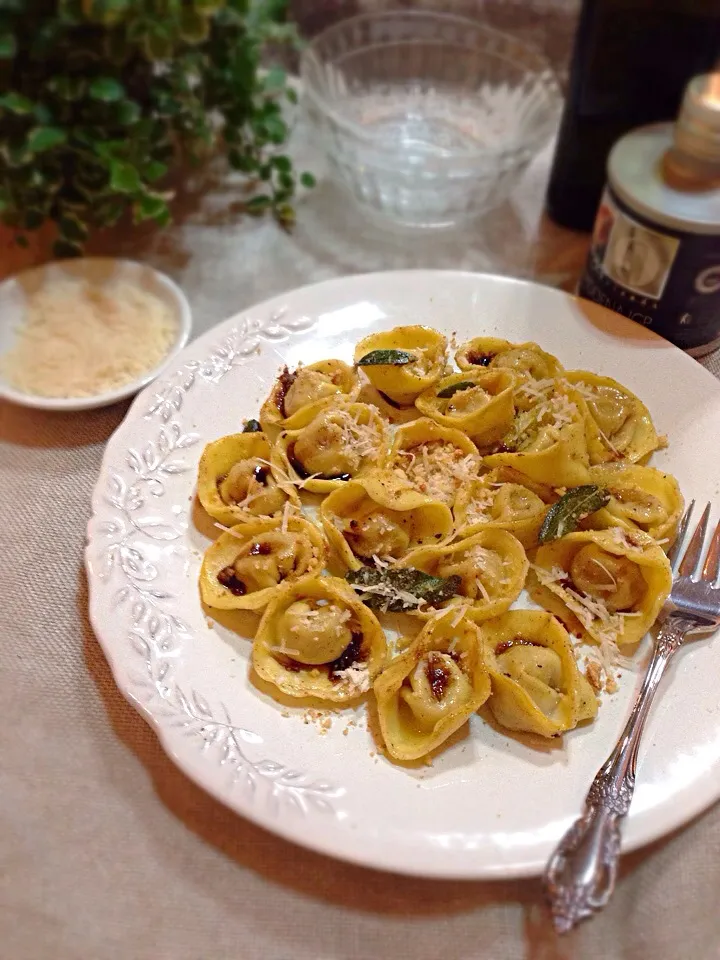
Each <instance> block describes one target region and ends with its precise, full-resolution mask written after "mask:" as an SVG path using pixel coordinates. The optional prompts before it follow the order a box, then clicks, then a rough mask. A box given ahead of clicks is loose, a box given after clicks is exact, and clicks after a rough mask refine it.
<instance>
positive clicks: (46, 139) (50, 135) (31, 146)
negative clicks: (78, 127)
mask: <svg viewBox="0 0 720 960" xmlns="http://www.w3.org/2000/svg"><path fill="white" fill-rule="evenodd" d="M66 140H67V133H66V132H65V130H62V129H61V128H60V127H35V128H34V129H32V130H31V131H30V133H29V134H28V138H27V148H28V150H30V151H31V152H32V153H44V152H45V151H46V150H52V149H53V147H59V146H60V144H62V143H65V142H66Z"/></svg>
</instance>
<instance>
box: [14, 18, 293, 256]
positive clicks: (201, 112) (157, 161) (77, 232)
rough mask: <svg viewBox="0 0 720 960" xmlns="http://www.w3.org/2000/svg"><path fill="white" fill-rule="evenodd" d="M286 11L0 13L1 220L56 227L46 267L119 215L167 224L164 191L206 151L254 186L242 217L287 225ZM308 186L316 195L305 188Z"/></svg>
mask: <svg viewBox="0 0 720 960" xmlns="http://www.w3.org/2000/svg"><path fill="white" fill-rule="evenodd" d="M284 4H285V0H0V218H2V220H3V222H4V223H6V224H8V225H9V226H11V227H14V228H15V230H16V231H17V235H18V240H19V242H21V243H23V242H25V243H26V242H27V238H26V237H25V232H26V231H29V230H34V229H37V228H38V227H40V226H41V225H42V224H44V223H45V222H46V221H47V220H52V221H54V222H55V224H56V225H57V240H56V243H55V253H56V255H58V256H72V255H76V254H78V253H80V252H81V251H82V248H83V244H84V242H85V240H86V239H87V236H88V233H89V231H90V230H91V229H92V228H101V227H105V226H110V225H112V224H113V223H115V222H116V221H117V220H118V219H119V218H120V217H121V216H122V215H123V214H124V213H125V212H126V211H127V210H128V209H130V210H131V211H132V215H133V217H134V219H135V221H136V222H139V221H142V220H148V219H149V220H154V221H156V222H157V223H159V224H165V223H167V222H168V221H169V219H170V211H169V208H168V200H169V199H170V198H171V194H169V193H168V192H167V191H164V190H163V189H161V185H162V184H163V181H164V178H165V177H166V175H167V174H168V172H169V171H170V170H171V169H172V167H173V166H174V165H177V164H179V163H180V162H182V161H183V160H189V161H191V162H193V161H194V162H199V161H201V160H202V159H203V157H206V156H207V155H208V154H209V153H210V151H211V150H212V149H213V147H214V146H215V144H216V143H217V144H220V145H221V146H222V148H223V149H224V150H225V152H226V153H227V157H228V160H229V162H230V164H231V165H232V166H233V167H234V168H235V169H237V170H240V171H242V172H244V173H245V174H247V175H248V177H249V178H250V180H251V181H257V184H258V189H257V191H256V193H255V196H253V197H252V198H251V199H250V200H249V201H248V203H247V209H248V211H249V212H251V213H260V212H262V211H264V210H270V211H272V212H273V213H274V215H275V216H276V217H277V219H278V220H279V221H280V222H281V223H283V224H284V225H288V224H290V223H291V222H292V218H293V211H292V206H291V203H290V201H291V199H292V196H293V193H294V189H295V185H296V174H295V172H294V170H293V167H292V163H291V161H290V159H289V158H288V157H287V156H285V155H284V154H282V153H281V152H280V145H281V144H282V143H283V142H284V140H285V139H286V136H287V132H288V131H287V127H286V123H285V120H284V119H283V113H282V102H283V99H285V98H287V99H289V100H294V92H293V91H292V89H290V88H288V87H287V86H286V83H285V76H284V73H283V72H282V71H281V70H277V69H274V70H270V71H267V72H260V71H259V64H260V59H261V57H262V55H263V53H264V52H265V50H266V48H267V46H268V44H270V43H276V42H278V41H286V40H291V39H293V37H294V33H293V30H292V28H291V27H289V26H288V25H286V24H284V22H283V14H284ZM303 181H304V182H305V183H307V184H308V185H310V184H311V181H312V178H311V177H310V175H309V174H306V175H303Z"/></svg>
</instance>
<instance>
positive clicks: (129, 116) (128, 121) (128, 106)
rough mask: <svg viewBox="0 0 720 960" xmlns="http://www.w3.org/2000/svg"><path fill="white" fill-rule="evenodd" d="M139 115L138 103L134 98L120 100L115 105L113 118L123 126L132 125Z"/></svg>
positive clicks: (140, 112)
mask: <svg viewBox="0 0 720 960" xmlns="http://www.w3.org/2000/svg"><path fill="white" fill-rule="evenodd" d="M141 116H142V110H141V109H140V105H139V104H138V103H136V102H135V101H134V100H121V101H120V102H119V103H118V104H117V105H116V107H115V120H116V122H117V123H119V124H121V125H122V126H123V127H132V126H133V125H134V124H136V123H137V122H138V120H139V119H140V117H141Z"/></svg>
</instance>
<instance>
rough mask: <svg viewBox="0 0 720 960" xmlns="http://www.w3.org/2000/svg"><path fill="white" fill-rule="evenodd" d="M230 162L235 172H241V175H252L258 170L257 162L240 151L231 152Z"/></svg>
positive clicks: (229, 155) (229, 154)
mask: <svg viewBox="0 0 720 960" xmlns="http://www.w3.org/2000/svg"><path fill="white" fill-rule="evenodd" d="M228 160H229V162H230V166H231V167H232V168H233V170H240V171H241V173H251V172H252V171H253V170H257V161H256V160H253V159H252V157H248V156H247V155H246V154H244V153H242V152H241V151H240V150H236V149H233V150H231V151H230V152H229V153H228Z"/></svg>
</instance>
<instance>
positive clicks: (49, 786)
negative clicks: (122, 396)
mask: <svg viewBox="0 0 720 960" xmlns="http://www.w3.org/2000/svg"><path fill="white" fill-rule="evenodd" d="M298 139H299V145H298V151H299V152H300V153H302V151H303V150H305V149H308V147H307V144H304V143H303V138H302V136H299V138H298ZM547 162H548V154H545V155H544V156H543V157H540V158H538V161H537V162H536V163H535V164H534V166H533V168H532V169H531V171H530V172H529V174H528V177H527V178H526V180H525V181H524V183H523V184H522V186H521V187H520V188H519V190H518V191H517V193H516V194H515V196H514V198H513V202H512V203H510V204H507V205H505V206H504V207H503V208H502V209H501V210H499V211H498V212H497V213H495V214H494V215H493V216H492V217H489V218H487V220H486V221H485V222H483V223H482V224H479V225H476V226H474V227H473V228H472V229H471V230H468V231H466V232H465V233H463V234H462V235H455V236H447V237H442V236H440V237H435V236H433V237H432V238H430V239H428V238H423V237H415V238H410V239H407V238H406V239H402V238H397V237H393V236H391V235H389V234H383V233H381V232H378V231H377V230H376V229H375V228H374V227H370V226H367V225H364V224H363V223H362V222H361V221H359V220H358V219H357V218H356V217H354V216H351V215H350V214H349V212H348V208H347V205H346V204H345V202H344V201H342V200H341V199H339V198H338V196H337V194H336V193H335V192H334V191H333V190H332V189H331V188H330V187H329V186H327V185H325V184H322V185H321V186H320V187H319V188H318V190H317V191H316V192H315V193H314V194H312V195H311V196H309V197H308V198H306V199H305V200H304V201H303V202H302V203H301V207H300V210H299V223H298V228H297V230H296V232H295V233H294V235H293V236H288V235H286V234H284V233H283V232H282V231H280V230H278V229H277V228H276V227H275V226H274V225H273V224H270V223H264V222H260V223H259V222H256V221H250V222H243V221H242V220H241V218H240V216H239V214H238V213H237V209H236V207H237V200H238V193H237V189H238V188H237V185H236V184H233V182H232V181H228V180H223V179H221V178H218V179H216V180H214V181H213V182H211V183H210V184H209V185H208V184H205V186H204V187H202V188H201V187H200V186H199V185H198V188H197V191H196V192H193V190H192V189H191V190H190V191H189V192H188V193H187V194H186V195H185V196H184V198H183V200H182V203H181V212H180V219H179V222H178V225H177V226H176V227H174V228H173V229H172V230H170V231H168V232H167V233H165V234H159V235H153V234H147V235H144V236H138V235H137V234H134V235H128V234H122V233H121V234H119V235H115V236H113V237H110V238H107V239H106V240H105V241H104V246H105V249H112V250H113V251H114V252H116V253H117V252H120V253H125V254H127V255H131V256H134V257H135V258H138V259H146V260H148V261H150V262H152V263H153V264H155V265H156V266H158V267H160V268H161V269H164V270H166V271H167V272H168V273H170V274H171V275H172V276H173V277H175V279H176V280H177V281H178V282H179V283H180V284H181V285H182V286H183V287H184V289H185V290H186V291H187V293H188V295H189V298H190V301H191V303H192V307H193V310H194V318H195V331H194V332H195V333H200V332H201V331H203V330H204V329H206V328H207V327H209V326H210V325H211V324H213V323H215V322H216V321H219V320H221V319H223V318H224V317H226V316H227V315H229V314H231V313H233V312H235V311H237V310H239V309H241V308H243V307H246V306H248V305H249V304H251V303H253V302H255V301H257V300H259V299H262V298H264V297H266V296H269V295H271V294H275V293H277V292H280V291H281V290H283V289H288V288H290V287H293V286H296V285H298V284H303V283H308V282H310V281H313V280H319V279H322V278H324V277H329V276H333V275H337V274H341V273H346V272H351V271H364V270H373V269H382V268H392V267H401V266H402V267H405V266H435V267H440V266H454V267H465V268H471V269H477V270H494V271H499V272H503V273H512V274H518V275H525V276H536V277H538V278H540V279H541V280H543V281H544V282H548V283H554V284H558V285H565V286H569V285H570V284H571V283H572V282H573V280H574V278H575V276H576V275H577V271H578V270H579V268H580V265H581V263H582V261H583V258H584V252H585V243H586V241H585V238H583V237H579V236H574V235H572V234H568V233H565V232H564V231H561V230H559V229H558V228H555V227H553V226H552V225H551V224H549V223H547V222H545V221H544V220H542V218H541V213H540V208H541V202H542V195H543V183H544V178H545V176H546V171H547ZM41 256H42V251H41V250H40V249H37V248H35V249H33V250H31V251H30V253H23V254H19V253H18V252H17V251H13V249H12V248H11V246H10V245H9V243H8V242H7V238H5V239H3V240H2V242H1V243H0V264H1V265H2V266H1V267H0V272H2V273H4V274H7V273H10V272H12V270H14V269H17V268H18V267H20V266H22V265H24V264H27V263H28V262H30V261H32V260H33V259H34V258H38V257H41ZM538 337H539V339H542V331H538ZM713 369H714V371H715V372H716V373H718V374H720V362H719V361H718V359H716V360H715V361H714V364H713ZM125 410H126V405H120V406H118V407H114V408H110V409H108V410H104V411H99V412H95V413H88V414H82V415H80V414H78V415H70V416H50V415H45V414H42V413H33V412H30V411H25V410H22V409H18V408H14V407H11V406H9V405H7V404H2V403H0V704H1V705H2V721H3V722H2V724H1V725H0V824H1V826H0V960H125V958H128V960H166V958H168V960H169V958H173V960H404V958H412V960H440V958H442V960H586V958H587V960H590V958H601V957H603V958H610V960H646V958H652V960H684V958H690V957H692V958H693V960H711V958H716V957H719V956H720V946H719V945H720V913H719V912H718V909H717V891H718V889H719V888H720V808H719V807H716V808H715V809H713V810H711V811H709V812H708V813H707V814H706V815H705V816H704V817H702V818H701V819H700V820H698V821H697V822H696V823H693V824H692V825H690V826H689V827H688V828H687V829H685V830H683V831H682V832H680V833H678V834H677V835H675V836H673V837H671V838H669V839H666V840H664V841H663V842H661V843H658V844H656V845H655V846H654V847H652V848H651V849H648V850H645V851H642V852H640V853H636V854H633V855H631V856H628V857H627V858H626V859H625V860H624V862H623V865H622V877H621V880H620V883H619V888H618V890H617V893H616V895H615V898H614V900H613V902H612V904H611V905H610V906H609V907H608V909H607V910H606V911H605V913H604V914H603V915H602V916H601V917H599V918H597V919H596V920H594V922H592V923H591V924H586V925H584V926H583V927H581V928H580V929H579V930H578V931H577V932H575V933H573V934H572V935H571V936H569V937H567V938H566V939H564V940H558V939H557V938H556V937H555V935H554V933H553V931H552V928H551V925H550V923H549V920H548V916H547V913H546V911H545V909H544V907H543V904H542V901H541V897H540V891H539V885H538V883H537V882H536V881H527V882H513V883H437V882H429V881H428V882H425V881H422V880H412V879H404V878H401V877H395V876H389V875H383V874H379V873H374V872H372V871H370V870H364V869H361V868H358V867H353V866H347V865H345V864H342V863H336V862H334V861H332V860H328V859H325V858H324V857H321V856H319V855H316V854H313V853H309V852H307V851H305V850H302V849H300V848H298V847H294V846H292V845H290V844H288V843H286V842H285V841H283V840H279V839H277V838H275V837H274V836H271V835H270V834H267V833H264V832H263V831H262V830H260V829H258V828H256V827H254V826H252V825H251V824H249V823H247V822H245V821H244V820H242V819H241V818H239V817H237V816H235V815H234V814H232V813H230V812H229V811H228V810H226V809H225V808H224V807H223V806H221V805H220V804H218V803H216V802H215V801H214V800H212V799H210V798H209V797H208V796H206V795H205V794H204V793H203V792H202V790H200V789H199V788H198V787H196V786H194V785H193V784H192V783H191V782H190V781H189V780H187V779H186V778H185V777H184V776H183V774H181V773H180V772H179V771H178V770H177V769H176V768H175V767H174V766H173V764H172V762H171V761H170V760H169V759H168V758H167V757H166V756H165V755H164V753H163V752H162V750H161V749H160V747H159V745H158V743H157V740H156V739H155V737H154V735H153V734H152V733H151V732H150V730H149V729H148V727H147V726H146V725H145V723H144V722H143V721H142V720H141V719H140V717H139V716H138V715H136V714H135V713H134V711H133V710H132V708H131V707H129V706H128V705H127V703H126V702H125V701H124V700H123V698H122V696H121V695H120V693H119V692H118V691H117V689H116V688H115V686H114V683H113V680H112V678H111V675H110V670H109V668H108V666H107V663H106V662H105V659H104V657H103V655H102V653H101V651H100V648H99V646H98V643H97V641H96V639H95V637H94V636H93V634H92V631H91V629H90V626H89V624H88V620H87V615H86V605H87V589H86V583H85V577H84V574H83V571H82V563H81V553H82V548H83V541H84V528H85V523H86V520H87V516H88V509H89V502H90V494H91V491H92V488H93V485H94V483H95V479H96V476H97V473H98V468H99V464H100V459H101V456H102V452H103V448H104V445H105V442H106V440H107V438H108V437H109V436H110V434H111V432H112V431H113V429H114V428H115V427H116V426H117V425H118V423H119V422H120V420H121V419H122V417H123V415H124V413H125ZM641 775H642V771H641Z"/></svg>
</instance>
